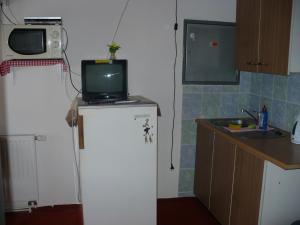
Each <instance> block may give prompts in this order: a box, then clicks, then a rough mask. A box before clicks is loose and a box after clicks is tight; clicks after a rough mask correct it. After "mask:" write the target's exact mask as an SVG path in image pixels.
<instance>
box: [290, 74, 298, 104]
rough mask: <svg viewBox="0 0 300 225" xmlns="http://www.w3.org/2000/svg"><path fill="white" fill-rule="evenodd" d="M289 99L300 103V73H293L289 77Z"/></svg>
mask: <svg viewBox="0 0 300 225" xmlns="http://www.w3.org/2000/svg"><path fill="white" fill-rule="evenodd" d="M287 99H288V101H289V102H292V103H296V104H297V103H298V104H299V103H300V75H299V74H297V75H291V76H289V78H288V96H287Z"/></svg>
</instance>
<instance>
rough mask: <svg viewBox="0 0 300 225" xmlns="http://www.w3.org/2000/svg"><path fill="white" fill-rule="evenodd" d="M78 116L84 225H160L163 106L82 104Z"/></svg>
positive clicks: (147, 102)
mask: <svg viewBox="0 0 300 225" xmlns="http://www.w3.org/2000/svg"><path fill="white" fill-rule="evenodd" d="M78 113H79V118H80V117H81V116H82V117H81V120H82V126H79V128H78V129H79V133H81V134H82V136H83V138H80V139H81V144H80V145H81V148H82V149H80V153H79V154H80V184H81V198H82V206H83V218H84V225H156V221H157V218H156V202H157V105H156V104H155V103H153V102H151V101H147V100H145V99H143V100H140V101H139V102H137V103H128V104H119V105H118V104H109V105H86V104H82V105H80V104H79V107H78ZM79 125H80V124H79Z"/></svg>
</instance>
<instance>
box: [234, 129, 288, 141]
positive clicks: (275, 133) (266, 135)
mask: <svg viewBox="0 0 300 225" xmlns="http://www.w3.org/2000/svg"><path fill="white" fill-rule="evenodd" d="M287 134H288V133H287V132H284V131H281V130H279V129H274V130H269V131H250V132H241V133H234V134H233V135H234V136H237V137H240V138H242V139H273V138H280V137H285V136H287Z"/></svg>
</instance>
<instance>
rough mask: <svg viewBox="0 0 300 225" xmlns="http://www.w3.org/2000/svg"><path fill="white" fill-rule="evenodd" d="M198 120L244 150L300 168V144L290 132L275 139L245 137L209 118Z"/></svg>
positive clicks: (265, 158)
mask: <svg viewBox="0 0 300 225" xmlns="http://www.w3.org/2000/svg"><path fill="white" fill-rule="evenodd" d="M196 122H197V123H201V124H202V125H204V126H206V127H208V128H210V129H213V130H215V132H217V133H219V134H221V135H224V136H226V137H227V138H228V139H229V140H230V141H232V142H234V143H236V144H237V145H238V146H240V147H241V148H242V149H243V150H245V151H248V152H249V153H251V154H254V155H255V156H257V157H259V158H261V159H264V160H268V161H270V162H272V163H274V164H275V165H277V166H279V167H281V168H282V169H286V170H290V169H300V145H296V144H293V143H291V140H290V134H288V135H286V136H284V137H279V138H273V139H244V138H241V137H239V136H236V135H234V134H232V133H231V132H229V131H226V130H225V129H224V128H221V127H217V126H214V125H213V124H212V123H210V121H209V120H207V119H197V120H196Z"/></svg>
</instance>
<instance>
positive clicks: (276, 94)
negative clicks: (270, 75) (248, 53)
mask: <svg viewBox="0 0 300 225" xmlns="http://www.w3.org/2000/svg"><path fill="white" fill-rule="evenodd" d="M287 89H288V78H287V77H284V76H274V86H273V98H274V99H278V100H282V101H286V100H287Z"/></svg>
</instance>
